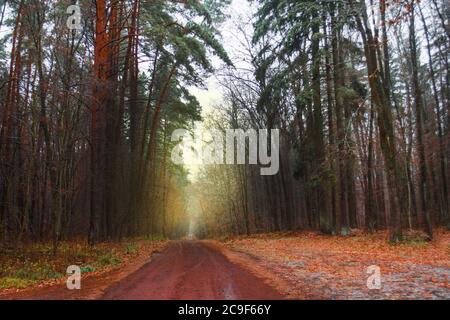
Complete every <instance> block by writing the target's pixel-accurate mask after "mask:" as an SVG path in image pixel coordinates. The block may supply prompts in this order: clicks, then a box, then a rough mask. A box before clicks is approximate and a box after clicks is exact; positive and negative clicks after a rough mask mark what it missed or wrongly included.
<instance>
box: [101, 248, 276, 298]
mask: <svg viewBox="0 0 450 320" xmlns="http://www.w3.org/2000/svg"><path fill="white" fill-rule="evenodd" d="M102 298H103V299H117V300H128V299H139V300H151V299H176V300H187V299H212V300H214V299H256V300H259V299H282V298H283V296H282V295H281V294H280V293H278V292H276V291H275V290H274V289H272V288H271V287H270V286H268V285H267V284H266V283H264V281H263V280H262V279H260V278H258V277H256V276H255V275H253V274H252V273H250V272H249V271H247V270H245V269H243V268H241V267H239V266H238V265H236V264H233V263H232V262H230V261H229V260H228V259H227V258H226V257H225V256H224V255H223V254H222V253H221V252H220V251H219V250H218V249H217V248H216V247H215V246H214V245H212V244H210V243H207V242H202V241H177V242H174V243H172V244H171V245H169V246H168V247H167V248H166V249H165V250H164V251H163V252H161V253H159V254H157V255H154V256H152V259H151V260H150V261H149V262H148V263H146V264H145V265H143V266H142V267H141V268H140V269H139V270H138V271H136V272H134V273H132V274H130V275H129V276H128V277H126V278H125V279H123V280H121V281H119V282H118V283H116V284H113V285H112V286H110V287H109V288H108V289H106V291H105V294H104V295H103V297H102Z"/></svg>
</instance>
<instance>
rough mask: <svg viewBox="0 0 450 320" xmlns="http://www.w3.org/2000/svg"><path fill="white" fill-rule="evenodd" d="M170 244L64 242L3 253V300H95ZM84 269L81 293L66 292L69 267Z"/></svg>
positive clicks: (0, 286)
mask: <svg viewBox="0 0 450 320" xmlns="http://www.w3.org/2000/svg"><path fill="white" fill-rule="evenodd" d="M167 244H168V241H152V240H127V241H123V242H120V243H118V242H117V243H111V242H110V243H102V244H98V245H96V246H93V247H91V246H88V245H87V244H86V243H85V242H83V241H70V242H62V243H61V244H60V246H59V249H58V251H57V254H56V255H54V254H53V251H52V245H51V244H50V243H42V244H29V245H21V246H20V247H17V248H1V249H0V299H34V298H36V299H41V298H42V299H89V298H91V299H95V298H97V297H98V295H100V294H101V293H102V290H104V289H105V288H106V287H108V286H109V285H110V284H111V283H113V282H116V281H119V280H120V279H122V278H124V277H126V276H127V275H128V274H130V273H133V272H135V271H136V270H137V269H139V268H140V267H141V266H142V265H143V264H144V263H145V262H147V261H148V259H149V257H150V256H151V255H152V254H154V253H157V252H159V251H161V250H163V249H164V248H165V246H167ZM70 265H76V266H79V267H80V268H81V273H82V289H83V290H67V288H66V280H67V274H66V271H67V267H68V266H70Z"/></svg>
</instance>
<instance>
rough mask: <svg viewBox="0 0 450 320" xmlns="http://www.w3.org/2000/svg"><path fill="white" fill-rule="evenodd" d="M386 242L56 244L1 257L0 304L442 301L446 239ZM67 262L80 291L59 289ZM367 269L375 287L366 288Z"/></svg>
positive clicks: (449, 262)
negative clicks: (78, 273)
mask: <svg viewBox="0 0 450 320" xmlns="http://www.w3.org/2000/svg"><path fill="white" fill-rule="evenodd" d="M386 236H387V235H386V232H377V233H375V234H372V235H367V234H361V233H357V232H356V233H355V234H354V235H353V236H349V237H337V236H326V235H323V234H319V233H317V232H291V233H272V234H260V235H254V236H250V237H233V238H228V239H222V240H220V241H219V240H206V241H146V240H143V241H138V242H124V243H120V244H119V243H116V244H111V243H109V244H102V245H98V246H96V247H93V248H90V247H88V246H86V245H81V244H76V243H71V244H69V243H65V244H63V245H62V247H61V249H60V251H58V255H56V256H52V255H51V249H50V248H51V247H50V246H48V245H34V246H31V247H27V248H21V249H20V250H19V249H16V250H12V249H11V250H10V251H5V250H2V251H1V252H0V283H1V284H2V285H3V286H4V288H3V289H0V299H58V300H59V299H71V300H72V299H179V300H184V299H238V300H239V299H450V282H449V280H450V232H448V231H444V230H437V231H436V232H435V236H434V240H433V241H432V242H422V241H420V240H418V239H415V240H414V238H410V240H409V241H405V242H403V243H400V244H398V245H389V244H388V243H387V241H386ZM71 264H75V265H80V266H81V267H82V272H83V276H82V284H81V287H82V288H81V290H68V289H67V288H66V285H65V279H66V275H65V269H66V268H67V266H68V265H71ZM374 265H375V266H378V267H379V268H380V276H381V288H380V289H372V290H370V289H369V288H368V287H367V281H368V278H369V277H370V276H371V274H368V273H367V271H368V270H367V269H368V267H369V266H374ZM41 278H45V279H41ZM49 278H54V279H50V280H49ZM5 286H9V288H8V289H6V288H5ZM19 287H24V288H22V289H20V288H19Z"/></svg>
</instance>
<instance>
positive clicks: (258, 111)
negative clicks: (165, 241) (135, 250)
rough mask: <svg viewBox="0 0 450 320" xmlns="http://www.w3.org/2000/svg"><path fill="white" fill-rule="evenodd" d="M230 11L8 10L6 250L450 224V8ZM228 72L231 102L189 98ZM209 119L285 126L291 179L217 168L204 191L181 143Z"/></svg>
mask: <svg viewBox="0 0 450 320" xmlns="http://www.w3.org/2000/svg"><path fill="white" fill-rule="evenodd" d="M241 2H242V1H241ZM236 3H237V4H239V1H235V3H234V4H233V5H232V6H231V7H234V8H236V6H237V4H236ZM71 5H78V6H79V7H80V12H81V28H80V29H78V28H76V29H70V28H68V27H67V19H68V17H69V14H68V13H67V11H66V10H67V8H68V7H69V6H71ZM229 6H230V1H229V0H186V1H171V0H140V1H139V0H125V1H115V0H97V1H95V2H92V1H84V0H82V1H78V2H75V1H64V0H62V1H45V0H40V1H38V0H15V1H0V30H1V31H2V33H0V36H1V40H0V41H1V43H2V45H1V47H0V242H1V243H2V244H17V243H20V242H22V241H44V240H52V241H53V244H54V249H55V250H56V249H57V246H58V243H59V242H60V241H61V240H66V239H70V238H74V237H77V236H83V237H85V238H86V239H87V240H88V241H89V243H91V244H94V243H96V242H99V241H106V240H113V239H121V238H124V237H133V236H149V237H171V238H177V237H182V236H184V235H186V234H187V233H188V231H189V226H190V225H191V222H192V217H193V216H195V219H194V220H195V221H194V224H195V228H194V231H195V232H196V234H197V235H198V236H200V237H202V236H219V235H225V234H251V233H255V232H266V231H280V230H296V229H317V230H321V231H323V232H326V233H332V234H342V235H348V234H349V232H350V230H351V229H352V228H360V229H366V230H367V231H373V230H376V229H384V228H387V229H389V235H390V241H392V242H397V241H399V240H401V239H402V231H403V230H406V229H412V228H413V229H421V230H423V231H424V233H425V234H426V235H427V238H428V239H431V238H432V229H433V227H435V226H440V225H442V226H444V225H446V226H450V219H449V203H448V183H449V170H450V168H449V156H450V153H449V134H448V132H449V126H450V115H449V101H450V100H449V95H450V90H449V86H450V84H449V70H450V69H449V65H448V63H449V43H450V41H449V40H450V29H449V17H450V9H449V3H448V1H444V0H427V1H417V0H405V1H394V0H392V1H387V0H386V1H384V0H379V1H377V0H367V1H356V0H346V1H301V0H277V1H275V0H260V1H253V2H252V7H253V8H255V9H254V12H253V14H251V15H250V16H245V15H244V16H240V17H238V16H237V14H236V11H233V10H229ZM226 12H228V13H229V14H225V13H226ZM230 21H232V22H231V23H230ZM224 24H227V25H230V24H231V25H232V32H233V34H234V36H235V38H234V41H232V42H233V43H226V44H225V43H224V42H223V39H222V38H221V35H220V32H219V31H226V30H223V29H222V28H221V26H222V25H224ZM224 47H225V48H226V49H227V51H230V52H227V51H226V50H225V49H224ZM228 47H233V48H234V49H233V50H229V49H228ZM213 56H214V64H213V62H212V61H213V58H212V57H213ZM216 64H220V67H216V68H214V67H213V65H214V66H215V65H216ZM213 74H214V75H215V76H216V77H217V79H218V81H219V83H220V85H221V90H222V91H223V92H224V97H225V99H224V101H223V103H221V104H220V105H219V106H217V108H216V109H217V110H216V111H217V112H215V113H213V114H211V115H208V116H203V119H202V114H201V107H200V104H199V102H198V101H197V99H196V98H195V97H194V96H193V95H192V93H191V92H190V91H189V90H188V88H189V87H192V86H199V87H202V86H204V85H205V80H206V79H207V78H208V76H210V75H213ZM201 120H203V121H204V123H205V124H206V125H207V126H209V127H210V128H220V129H221V130H226V129H244V130H248V129H255V130H257V129H261V128H265V129H277V130H279V132H280V137H279V138H280V144H279V148H280V149H279V150H280V161H279V172H278V174H275V175H272V176H261V175H260V174H259V170H260V169H261V168H260V167H259V166H258V165H249V164H237V165H233V166H224V165H209V166H205V167H203V168H200V170H199V172H198V175H197V177H196V179H195V180H194V181H193V182H191V181H189V177H188V171H187V168H186V167H184V166H183V165H180V164H175V163H173V162H172V161H170V157H171V152H172V149H173V147H174V146H175V142H173V141H171V139H170V138H171V133H172V132H173V131H174V130H175V129H182V128H184V129H187V130H192V129H193V125H194V122H195V121H201ZM191 210H195V211H194V212H192V211H191ZM191 231H192V230H191Z"/></svg>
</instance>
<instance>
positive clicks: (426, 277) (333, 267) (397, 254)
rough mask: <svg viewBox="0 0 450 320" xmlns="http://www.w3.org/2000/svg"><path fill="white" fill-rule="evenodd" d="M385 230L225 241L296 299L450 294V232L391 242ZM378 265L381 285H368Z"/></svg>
mask: <svg viewBox="0 0 450 320" xmlns="http://www.w3.org/2000/svg"><path fill="white" fill-rule="evenodd" d="M386 238H387V235H386V233H385V232H377V233H375V234H373V235H367V234H359V235H355V236H350V237H336V236H326V235H323V234H319V233H316V232H296V233H284V234H283V233H279V234H261V235H256V236H252V237H235V238H231V239H225V240H223V241H221V242H220V243H221V244H222V246H224V247H225V248H226V249H228V250H225V252H228V254H227V255H228V257H229V259H230V260H232V261H235V262H236V263H240V264H241V265H244V266H246V267H247V268H249V269H252V270H253V271H254V272H255V273H258V274H260V275H261V276H263V277H265V278H267V279H268V282H269V283H271V284H272V286H274V287H276V288H277V289H278V291H279V292H281V293H283V294H285V295H286V296H287V297H288V298H291V299H450V232H449V231H444V230H437V231H436V232H435V235H434V240H433V241H432V242H429V243H427V242H421V241H414V240H411V241H408V242H405V243H400V244H398V245H390V244H388V243H387V242H386ZM372 265H375V266H378V267H379V268H380V269H379V270H380V275H381V288H380V289H371V290H369V289H368V286H367V281H368V278H369V277H370V276H371V274H372V273H368V267H369V266H372Z"/></svg>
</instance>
